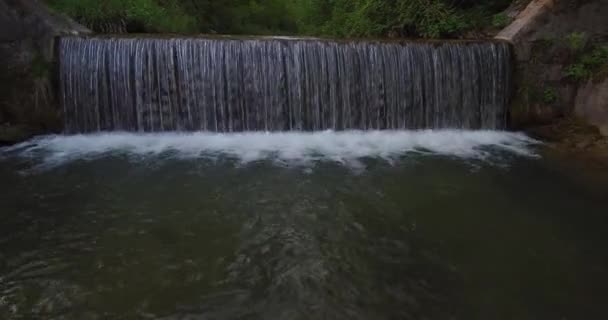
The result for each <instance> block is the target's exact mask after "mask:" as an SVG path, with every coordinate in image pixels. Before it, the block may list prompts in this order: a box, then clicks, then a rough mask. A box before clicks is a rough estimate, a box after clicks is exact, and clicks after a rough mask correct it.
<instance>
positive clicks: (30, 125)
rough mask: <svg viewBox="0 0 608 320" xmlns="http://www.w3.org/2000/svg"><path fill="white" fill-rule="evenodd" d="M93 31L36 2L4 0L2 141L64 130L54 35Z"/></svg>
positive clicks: (0, 11) (0, 26)
mask: <svg viewBox="0 0 608 320" xmlns="http://www.w3.org/2000/svg"><path fill="white" fill-rule="evenodd" d="M88 32H89V30H87V29H86V28H84V27H82V26H80V25H78V24H77V23H75V22H73V21H72V20H70V19H69V18H67V17H64V16H62V15H59V14H56V13H54V12H52V11H51V10H49V9H48V8H47V7H46V6H45V5H44V3H42V2H41V1H37V0H0V62H1V63H0V144H4V143H14V142H17V141H19V140H22V139H25V138H28V137H30V136H32V135H34V134H37V133H42V132H50V131H55V130H59V129H60V127H61V121H60V111H59V108H58V103H57V96H56V94H55V81H53V78H54V72H53V68H54V66H55V63H54V59H55V57H54V51H55V49H54V42H55V38H56V37H58V36H61V35H66V34H79V33H88Z"/></svg>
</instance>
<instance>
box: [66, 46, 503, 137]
mask: <svg viewBox="0 0 608 320" xmlns="http://www.w3.org/2000/svg"><path fill="white" fill-rule="evenodd" d="M59 46H60V47H59V55H60V57H59V58H60V67H59V77H60V87H61V92H60V97H61V102H62V107H63V112H64V115H65V130H66V131H67V132H70V133H79V132H96V131H112V130H126V131H140V132H146V131H167V130H178V131H195V130H204V131H221V132H231V131H284V130H327V129H334V130H344V129H417V128H462V129H480V128H483V129H502V128H504V127H505V119H506V114H505V110H506V106H507V104H508V102H509V95H510V89H511V64H510V63H511V50H510V48H509V46H508V44H506V43H501V42H363V41H331V40H318V39H273V38H260V39H254V38H246V39H234V38H216V39H207V38H141V39H138V38H128V37H127V38H109V37H64V38H62V39H61V41H60V44H59Z"/></svg>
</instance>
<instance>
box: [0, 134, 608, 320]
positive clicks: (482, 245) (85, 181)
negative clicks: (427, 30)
mask: <svg viewBox="0 0 608 320" xmlns="http://www.w3.org/2000/svg"><path fill="white" fill-rule="evenodd" d="M431 140H432V139H431ZM87 141H88V140H87ZM88 143H89V144H97V145H98V144H100V142H99V141H96V142H95V141H88ZM40 145H43V143H41V144H40ZM427 145H428V148H430V149H433V148H434V147H433V146H432V143H431V144H427ZM450 145H453V143H452V144H450ZM38 147H39V146H38ZM123 147H124V146H121V147H120V148H123ZM36 148H37V147H34V148H32V149H33V150H35V151H32V152H31V153H32V154H29V155H28V156H24V154H25V153H26V152H22V151H14V150H11V151H10V152H6V151H5V152H3V153H4V156H3V157H1V158H0V208H1V209H0V221H1V223H0V319H429V320H434V319H467V320H469V319H560V320H561V319H605V318H608V309H606V305H605V303H606V301H608V250H606V245H608V235H607V234H606V231H605V230H606V226H607V225H608V224H607V223H608V198H605V197H602V193H601V192H600V193H597V192H591V191H589V190H591V189H592V188H595V187H594V186H588V187H589V189H587V188H585V187H587V186H581V184H579V183H574V182H572V181H571V180H570V179H568V178H567V177H566V176H565V175H562V173H561V172H560V171H558V170H556V169H554V166H553V165H552V164H551V163H550V162H549V161H548V160H543V159H538V158H530V157H525V156H521V155H517V154H513V153H509V152H506V151H504V150H503V151H501V150H494V149H492V147H489V148H490V149H488V150H489V151H488V152H489V154H492V155H493V157H492V158H493V159H494V161H487V160H480V159H479V158H475V157H473V156H472V155H467V156H462V155H455V154H458V153H457V152H452V153H453V154H449V153H447V154H440V152H435V153H427V152H421V153H404V154H401V155H394V156H392V157H391V160H390V161H389V160H386V159H380V158H378V157H375V156H368V157H359V159H358V162H357V164H356V165H354V166H353V165H345V164H344V161H342V163H339V162H336V161H327V160H326V161H323V160H315V161H313V162H312V163H308V164H306V165H303V164H301V163H299V164H298V165H291V164H292V162H290V161H282V162H277V161H276V159H275V160H269V159H270V158H263V157H262V158H259V159H256V160H254V161H249V162H242V161H237V160H236V159H235V158H234V156H232V157H231V156H221V155H219V156H217V155H216V157H213V158H207V157H179V156H178V154H177V153H176V152H175V150H173V151H171V150H172V149H170V150H169V151H166V152H161V153H158V154H154V155H152V154H138V155H133V154H131V153H129V152H128V151H123V152H117V151H107V150H106V151H105V153H103V154H98V155H96V156H92V155H91V153H90V152H82V153H78V152H76V151H75V150H82V148H83V147H78V148H76V147H75V148H72V149H70V148H68V147H63V149H61V148H56V149H53V148H52V147H48V146H47V147H39V148H41V149H44V150H43V151H40V150H36ZM45 148H47V149H45ZM97 148H98V149H103V147H101V146H98V147H97ZM117 148H118V147H117ZM180 148H181V149H182V150H183V149H184V148H185V147H183V146H182V147H180ZM446 148H448V147H446ZM479 148H481V149H483V148H484V147H483V146H476V147H475V150H481V149H479ZM529 148H532V147H529ZM50 149H53V151H52V152H51V151H49V150H50ZM59 149H61V150H59ZM110 149H112V148H110ZM355 149H357V148H355ZM448 149H449V148H448ZM19 150H20V149H19ZM323 150H325V149H323ZM359 150H360V148H359ZM45 152H47V153H45ZM62 152H63V153H62ZM319 152H325V154H327V153H329V152H328V151H327V150H325V151H319ZM313 153H314V152H313ZM68 154H71V155H72V157H71V158H70V159H71V161H66V162H61V161H57V159H59V158H65V157H69V155H68ZM44 157H47V158H45V159H46V160H44V161H43V160H41V159H42V158H44ZM243 157H244V156H243ZM292 161H295V160H293V159H292ZM42 162H45V163H54V165H52V166H45V167H40V166H39V164H40V163H42ZM604 195H605V193H604Z"/></svg>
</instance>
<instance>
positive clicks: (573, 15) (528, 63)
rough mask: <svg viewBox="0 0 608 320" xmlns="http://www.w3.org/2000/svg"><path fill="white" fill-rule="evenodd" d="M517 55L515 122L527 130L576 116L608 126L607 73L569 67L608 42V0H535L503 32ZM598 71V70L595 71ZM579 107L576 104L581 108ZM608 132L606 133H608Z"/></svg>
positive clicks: (513, 122)
mask: <svg viewBox="0 0 608 320" xmlns="http://www.w3.org/2000/svg"><path fill="white" fill-rule="evenodd" d="M497 38H499V39H504V40H508V41H511V42H512V43H513V46H514V50H515V53H516V57H517V71H516V76H515V79H516V88H517V89H516V92H515V93H514V100H513V106H512V109H511V122H512V123H511V125H512V127H514V128H522V127H527V126H530V125H536V124H543V123H548V122H552V121H555V120H556V119H558V118H562V117H565V116H570V115H575V116H580V117H582V118H583V119H584V120H586V121H587V122H588V123H591V124H594V125H596V126H599V127H605V126H606V125H608V118H606V117H605V116H600V114H605V113H608V101H607V100H606V98H607V97H606V95H605V94H600V92H601V91H602V90H605V88H606V87H605V85H597V83H605V82H606V81H605V80H604V79H605V78H606V75H605V73H604V74H602V73H599V74H594V75H588V76H586V77H582V78H576V77H573V76H572V74H570V72H569V68H570V67H571V66H572V65H573V64H575V63H576V61H577V60H579V59H580V58H581V56H582V55H584V52H583V51H585V50H591V48H593V47H594V45H599V44H605V43H608V0H533V1H530V3H529V4H528V6H527V7H525V9H523V10H522V11H521V12H519V14H518V15H517V16H516V19H515V20H514V21H513V23H512V24H511V25H509V26H508V27H507V28H505V29H504V30H502V32H500V33H499V34H498V36H497ZM591 71H595V70H591ZM575 106H576V108H575ZM604 132H606V131H604Z"/></svg>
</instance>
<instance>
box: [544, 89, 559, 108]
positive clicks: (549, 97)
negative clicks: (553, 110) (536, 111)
mask: <svg viewBox="0 0 608 320" xmlns="http://www.w3.org/2000/svg"><path fill="white" fill-rule="evenodd" d="M557 98H558V96H557V91H556V90H555V89H554V88H546V89H545V91H544V92H543V103H545V104H552V103H554V102H556V101H557Z"/></svg>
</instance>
